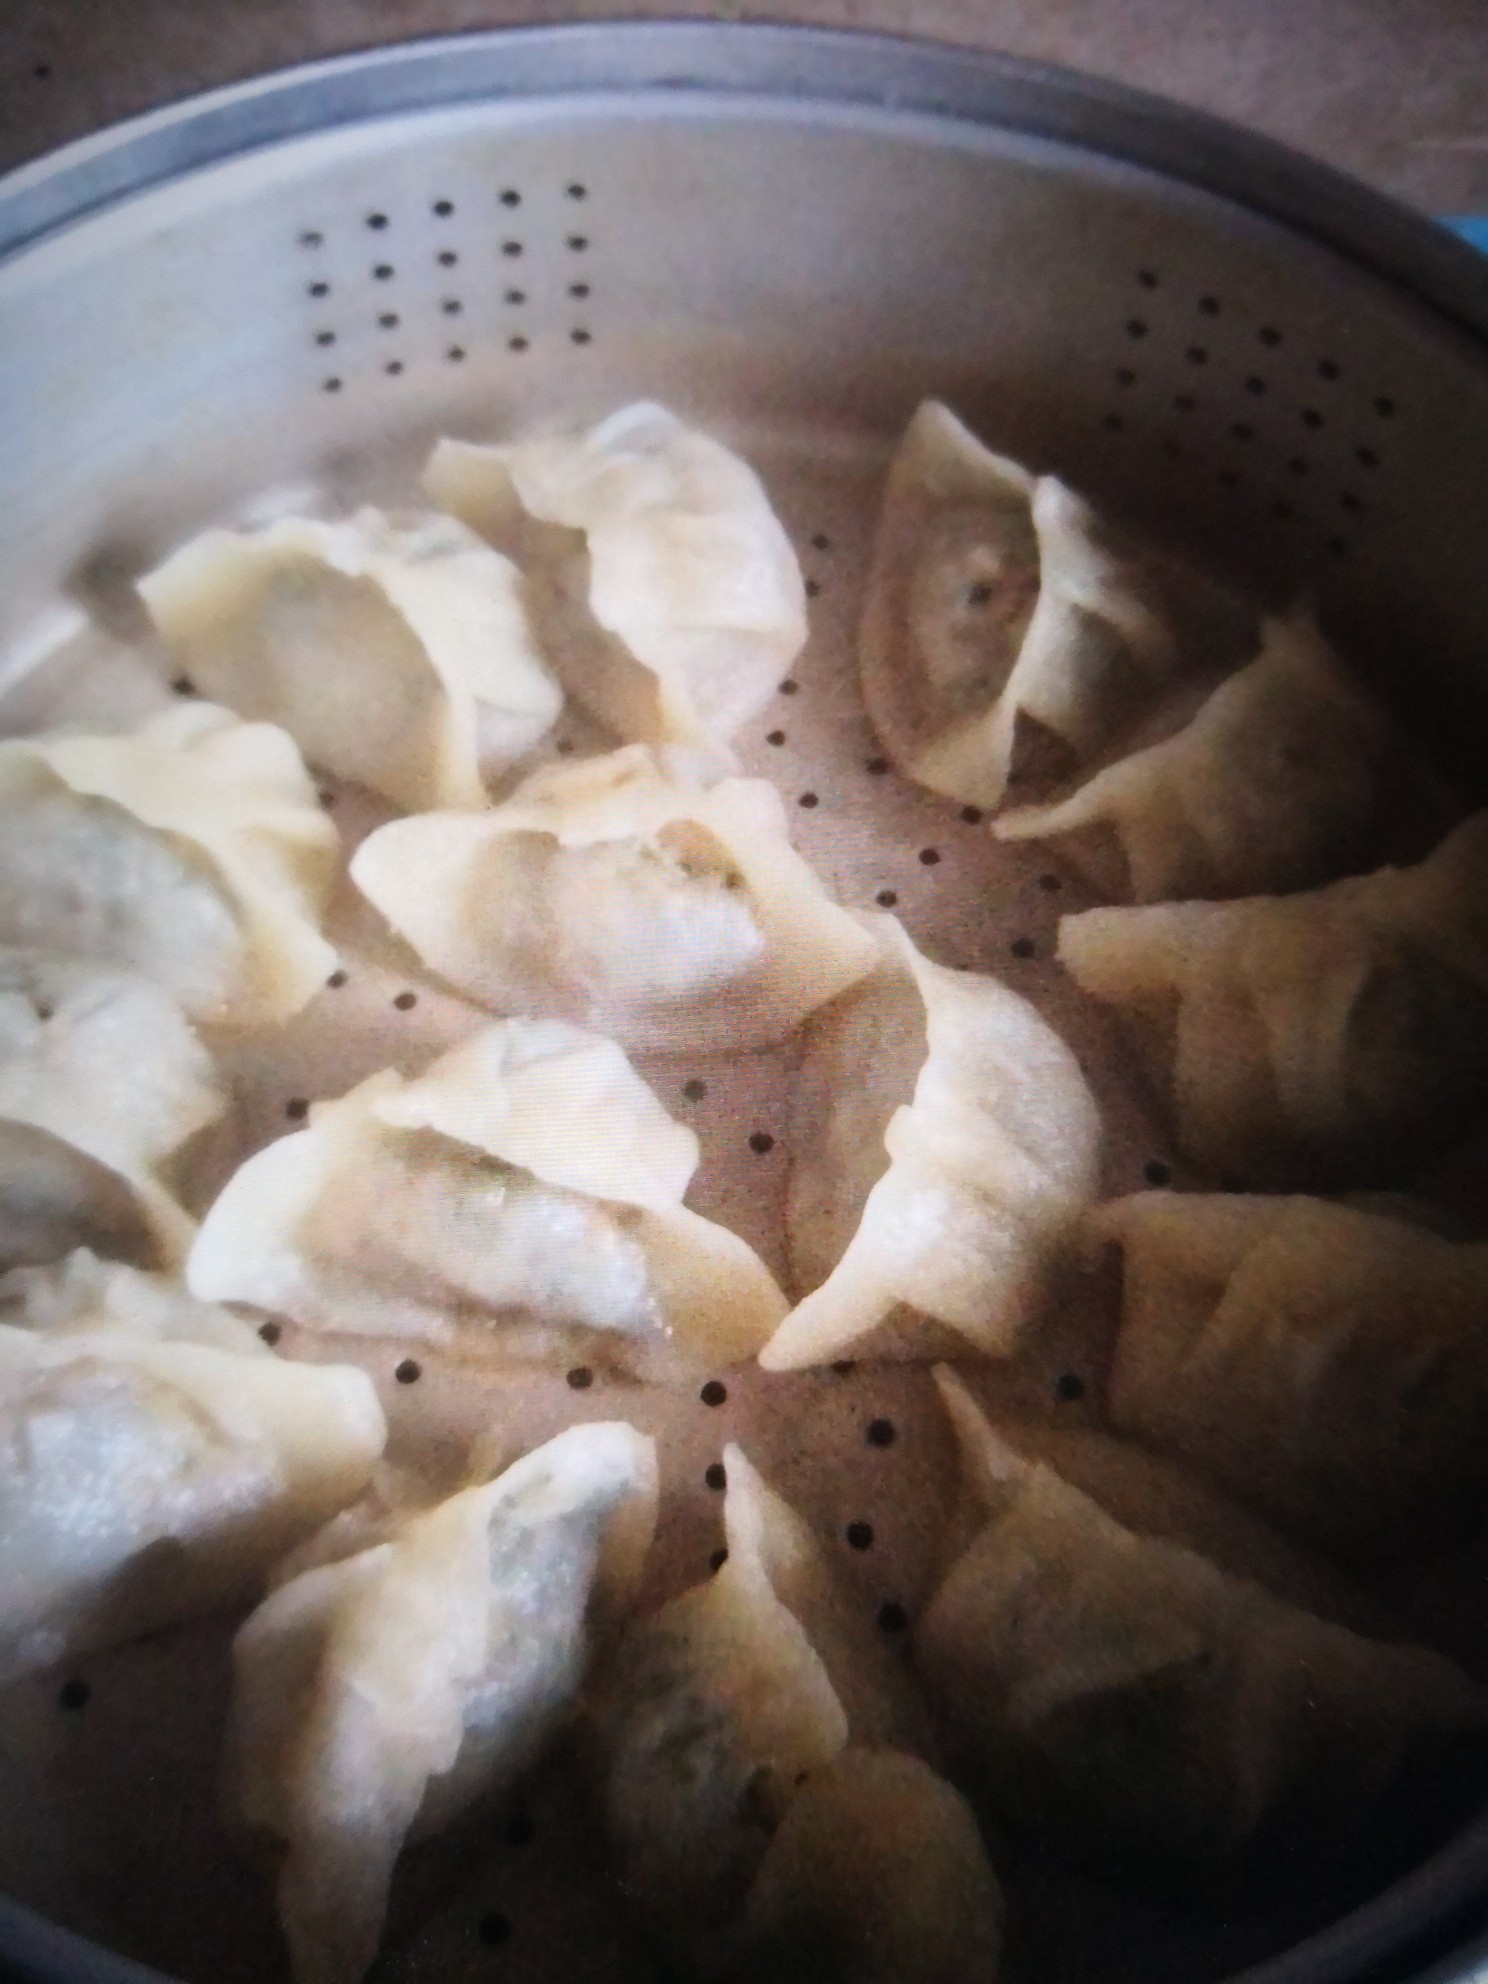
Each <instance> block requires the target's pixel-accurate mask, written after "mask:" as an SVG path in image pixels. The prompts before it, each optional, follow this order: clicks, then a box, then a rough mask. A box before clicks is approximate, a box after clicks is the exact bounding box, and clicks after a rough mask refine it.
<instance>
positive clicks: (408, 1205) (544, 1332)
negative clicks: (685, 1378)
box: [187, 1020, 786, 1379]
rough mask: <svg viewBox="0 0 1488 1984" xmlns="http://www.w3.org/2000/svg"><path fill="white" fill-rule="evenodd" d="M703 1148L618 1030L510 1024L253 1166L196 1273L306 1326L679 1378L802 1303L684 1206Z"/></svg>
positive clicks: (214, 1216)
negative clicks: (616, 1035)
mask: <svg viewBox="0 0 1488 1984" xmlns="http://www.w3.org/2000/svg"><path fill="white" fill-rule="evenodd" d="M697 1160H698V1147H697V1139H696V1138H695V1137H694V1136H693V1134H692V1132H691V1131H690V1130H688V1129H686V1128H684V1127H683V1125H682V1124H680V1123H676V1122H674V1121H673V1120H672V1118H671V1117H670V1116H668V1115H667V1113H666V1111H665V1110H664V1109H663V1108H662V1106H661V1104H660V1103H659V1102H658V1101H657V1099H656V1097H655V1096H654V1095H653V1094H652V1092H651V1090H650V1089H649V1088H647V1086H646V1084H645V1083H644V1082H643V1081H642V1080H641V1078H640V1076H639V1075H637V1074H636V1072H635V1071H634V1069H633V1068H632V1067H631V1066H630V1063H629V1062H628V1061H627V1060H626V1058H625V1056H624V1054H623V1053H622V1052H621V1050H620V1049H619V1048H618V1047H617V1046H616V1045H615V1043H614V1042H613V1041H610V1040H604V1039H601V1038H600V1037H599V1036H598V1035H597V1034H590V1033H584V1032H581V1031H580V1030H579V1029H578V1028H577V1027H571V1026H567V1025H565V1024H564V1023H563V1022H562V1021H560V1020H505V1021H499V1022H497V1023H495V1024H493V1025H491V1026H487V1027H483V1028H482V1029H481V1030H480V1031H479V1032H478V1033H476V1034H474V1035H472V1037H471V1038H470V1039H469V1040H467V1041H465V1042H464V1043H463V1044H462V1045H461V1046H459V1047H456V1048H453V1049H451V1050H450V1052H449V1053H447V1054H444V1055H441V1056H440V1058H439V1059H438V1060H436V1061H434V1062H433V1063H431V1065H430V1066H429V1067H428V1068H427V1069H426V1070H425V1071H424V1073H423V1074H422V1075H420V1076H418V1077H417V1078H415V1079H412V1080H408V1079H405V1078H404V1077H403V1076H401V1075H399V1074H398V1073H396V1072H395V1071H394V1070H393V1069H391V1068H389V1069H384V1070H383V1071H382V1072H381V1073H380V1074H376V1075H373V1076H371V1077H370V1078H369V1079H368V1080H366V1081H364V1082H362V1083H361V1084H360V1086H359V1087H357V1088H354V1089H353V1090H352V1091H351V1092H350V1093H349V1094H348V1095H345V1096H342V1097H341V1098H340V1100H339V1101H335V1102H321V1103H316V1104H315V1105H314V1106H313V1107H312V1109H311V1111H310V1120H309V1124H308V1126H307V1127H306V1128H305V1129H303V1130H299V1131H296V1132H294V1133H292V1134H291V1135H289V1136H286V1137H281V1138H280V1139H279V1140H278V1142H276V1143H272V1144H270V1145H268V1146H267V1148H266V1149H264V1150H261V1151H259V1152H258V1153H257V1154H256V1155H255V1156H253V1157H250V1158H249V1159H248V1161H247V1162H246V1163H245V1164H244V1165H243V1166H242V1168H241V1169H240V1170H239V1171H238V1172H236V1173H235V1175H234V1176H233V1177H232V1178H231V1179H229V1180H228V1183H227V1185H226V1187H225V1188H224V1190H223V1192H222V1194H221V1196H220V1197H219V1198H218V1199H217V1201H216V1203H215V1204H214V1205H213V1206H212V1207H211V1209H210V1211H209V1212H208V1213H207V1216H206V1218H205V1220H204V1221H203V1223H202V1228H201V1232H200V1233H199V1235H198V1236H197V1239H196V1243H195V1245H194V1246H193V1248H192V1250H191V1256H190V1260H189V1263H188V1267H187V1277H188V1280H189V1282H190V1285H191V1287H192V1289H193V1290H194V1291H195V1292H196V1293H197V1294H198V1295H201V1296H204V1297H208V1298H210V1299H212V1300H217V1301H226V1302H248V1303H252V1304H254V1305H255V1306H256V1307H258V1308H260V1309H264V1310H268V1311H270V1312H271V1313H273V1314H275V1315H282V1316H288V1317H290V1318H291V1319H292V1320H293V1321H295V1322H297V1323H300V1324H302V1325H304V1326H305V1327H306V1328H309V1329H315V1330H332V1331H344V1332H348V1333H351V1334H357V1335H364V1336H409V1337H421V1338H423V1339H424V1340H425V1341H427V1342H431V1343H437V1344H443V1345H447V1346H449V1347H450V1348H451V1350H452V1351H453V1352H454V1354H455V1355H456V1356H463V1357H466V1358H469V1359H472V1360H482V1361H495V1362H538V1363H544V1362H545V1363H554V1362H559V1363H564V1364H567V1363H574V1362H583V1361H588V1362H591V1363H598V1364H600V1365H602V1366H605V1367H607V1368H614V1369H618V1370H622V1371H626V1372H629V1373H632V1374H634V1375H640V1376H648V1377H654V1378H663V1379H664V1378H667V1377H671V1376H679V1375H682V1374H683V1373H691V1372H692V1371H694V1370H696V1369H699V1368H702V1367H703V1366H710V1367H711V1366H713V1365H715V1364H730V1363H735V1362H737V1361H739V1360H740V1359H742V1358H745V1357H749V1356H751V1355H752V1354H753V1353H754V1352H755V1351H756V1350H757V1349H758V1348H759V1346H760V1345H761V1344H762V1343H763V1342H764V1341H765V1340H766V1338H767V1337H768V1336H769V1334H770V1332H771V1331H772V1330H773V1328H774V1327H775V1325H776V1323H777V1322H778V1321H779V1320H780V1317H781V1316H782V1315H783V1314H784V1312H785V1308H786V1303H785V1298H784V1297H783V1296H782V1295H781V1293H780V1291H779V1289H778V1288H777V1287H776V1285H775V1283H774V1281H773V1279H772V1278H771V1276H770V1274H769V1271H768V1270H767V1269H766V1267H765V1266H764V1263H763V1262H762V1261H761V1260H760V1259H759V1257H758V1255H756V1254H755V1253H754V1252H753V1250H752V1249H751V1248H750V1247H748V1246H747V1245H746V1244H745V1243H744V1241H742V1240H740V1239H739V1238H738V1237H737V1236H736V1235H735V1234H733V1233H730V1232H729V1231H728V1229H727V1228H726V1227H723V1226H717V1225H715V1224H714V1223H713V1222H712V1221H711V1220H707V1219H704V1218H702V1217H701V1216H700V1215H699V1214H698V1213H695V1212H690V1211H689V1210H688V1209H687V1207H686V1206H684V1205H683V1203H682V1197H683V1193H684V1192H685V1190H686V1188H687V1184H688V1180H689V1179H690V1178H691V1176H692V1174H693V1171H694V1170H695V1169H696V1166H697Z"/></svg>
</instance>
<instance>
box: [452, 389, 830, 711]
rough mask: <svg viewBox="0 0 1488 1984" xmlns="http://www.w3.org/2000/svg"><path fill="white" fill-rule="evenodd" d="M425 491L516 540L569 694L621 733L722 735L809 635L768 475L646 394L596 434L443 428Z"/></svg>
mask: <svg viewBox="0 0 1488 1984" xmlns="http://www.w3.org/2000/svg"><path fill="white" fill-rule="evenodd" d="M424 488H425V490H426V491H427V492H428V494H429V495H430V496H431V497H432V498H433V499H434V501H435V502H436V503H438V504H440V505H441V507H442V508H444V509H447V510H451V511H453V512H454V514H455V515H456V516H457V517H460V518H462V519H463V520H464V521H465V522H466V523H467V524H470V525H471V526H472V527H473V528H474V529H476V530H478V531H479V532H480V533H481V535H482V536H483V537H485V538H487V539H488V540H489V541H490V542H491V543H492V544H494V545H496V546H497V547H498V548H499V549H501V550H502V551H505V552H507V553H509V554H510V555H511V556H512V557H514V558H515V559H516V560H517V562H518V563H519V564H520V565H521V566H522V568H523V570H524V572H525V573H526V576H527V586H528V598H529V602H530V606H531V610H532V614H533V618H534V621H535V623H536V625H537V629H538V633H539V636H540V638H541V639H542V641H543V645H544V647H545V649H546V651H547V652H548V653H549V654H550V655H551V656H552V658H553V662H554V665H555V667H556V668H557V669H558V671H559V674H560V675H561V676H562V678H563V682H564V686H565V687H566V688H567V689H568V691H569V693H570V694H571V695H572V696H574V697H576V698H577V700H578V701H579V702H580V703H582V704H583V705H584V707H585V708H586V709H588V710H589V711H590V712H591V714H592V715H594V716H596V717H597V718H598V719H599V721H600V722H601V723H603V724H604V725H606V726H607V728H608V729H610V730H612V731H613V732H614V733H615V735H616V736H617V737H622V738H625V739H628V740H631V741H634V742H639V743H645V744H661V743H680V744H710V743H711V744H724V743H727V741H728V739H729V738H730V737H732V736H733V734H734V732H735V731H737V730H738V729H739V727H740V726H741V725H742V724H744V723H747V722H748V720H749V718H750V717H752V716H755V715H757V714H758V712H759V711H760V710H761V709H763V708H764V706H765V704H766V703H767V702H768V701H769V700H770V697H771V696H772V695H773V694H774V692H775V686H776V684H777V683H778V682H779V680H780V678H781V676H782V675H784V674H785V673H786V671H787V669H788V668H789V667H790V664H791V663H792V662H793V661H794V660H795V658H796V656H797V655H798V654H799V653H800V651H801V648H802V646H803V645H804V643H805V640H806V592H805V586H804V584H803V582H802V579H801V572H800V567H799V566H798V565H797V563H796V555H795V552H794V551H793V550H792V549H791V543H790V539H789V538H788V537H787V536H786V534H785V532H784V530H783V529H782V528H781V526H780V523H779V521H778V519H777V518H776V516H775V512H774V511H773V510H772V509H771V507H770V499H769V497H768V496H767V495H766V493H765V490H764V486H763V485H762V483H761V482H760V480H759V477H758V476H757V475H756V474H755V473H754V471H753V469H751V468H750V467H749V466H748V465H747V463H745V462H743V461H741V460H740V459H739V457H738V456H737V455H735V454H733V453H731V452H730V451H729V449H727V448H726V447H724V446H723V444H722V443H721V442H719V441H715V440H713V439H712V438H711V437H710V436H709V435H706V434H700V433H699V432H698V431H697V430H696V429H695V428H692V427H687V426H685V425H684V424H683V423H682V422H681V421H680V420H678V419H677V418H676V416H675V415H674V414H671V413H668V412H667V411H666V409H665V408H664V407H660V406H654V405H651V404H650V403H648V402H640V403H638V404H636V405H634V406H627V407H623V408H622V409H621V410H620V411H619V412H618V413H614V414H611V415H610V417H609V418H608V419H607V420H603V421H601V422H600V424H599V425H598V426H597V427H594V428H591V429H590V430H589V432H588V433H586V434H568V435H562V434H560V435H554V436H551V437H548V438H540V439H533V440H528V441H516V442H513V443H511V444H509V445H507V446H504V447H479V446H475V445H473V444H471V443H469V442H466V441H441V442H440V443H439V445H438V446H437V447H436V448H435V450H434V453H433V455H432V456H431V458H430V460H429V464H428V466H427V468H426V469H425V470H424Z"/></svg>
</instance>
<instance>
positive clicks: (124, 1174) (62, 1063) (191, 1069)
mask: <svg viewBox="0 0 1488 1984" xmlns="http://www.w3.org/2000/svg"><path fill="white" fill-rule="evenodd" d="M226 1108H227V1096H226V1094H225V1092H224V1090H223V1087H222V1084H221V1082H220V1081H219V1080H218V1077H217V1073H216V1070H215V1068H214V1067H213V1063H212V1057H211V1056H210V1055H209V1054H208V1052H207V1050H206V1048H205V1047H203V1046H202V1044H201V1042H200V1041H199V1040H198V1039H197V1037H196V1035H195V1034H194V1033H193V1032H192V1030H191V1028H190V1026H189V1025H188V1024H187V1022H186V1020H185V1019H184V1018H183V1016H182V1014H181V1010H180V1008H179V1007H178V1006H177V1005H176V1003H175V1001H174V1000H173V999H172V998H171V996H170V994H169V993H168V992H164V991H162V990H161V988H160V987H159V986H158V985H152V984H151V983H150V982H149V980H148V979H145V978H141V977H139V976H138V975H137V974H136V973H134V972H128V971H115V970H112V969H110V968H109V967H107V966H103V965H96V964H92V963H89V962H88V961H87V960H85V959H80V958H69V957H63V956H60V955H59V954H58V953H57V952H55V951H26V950H12V949H10V948H8V947H6V946H3V945H0V1268H11V1267H24V1266H35V1265H39V1264H41V1263H43V1262H47V1261H55V1260H60V1259H61V1258H62V1256H63V1255H65V1254H69V1253H71V1252H72V1250H73V1249H74V1248H75V1247H79V1246H87V1247H90V1248H92V1249H93V1251H94V1252H95V1253H98V1254H103V1255H106V1256H108V1257H109V1258H112V1259H118V1260H128V1261H132V1262H133V1263H134V1264H135V1265H136V1266H137V1267H160V1266H163V1265H165V1264H166V1263H167V1262H172V1261H175V1260H177V1259H179V1258H180V1257H181V1256H182V1255H183V1254H184V1252H185V1249H186V1247H187V1246H188V1245H189V1243H190V1238H191V1234H192V1232H193V1231H194V1228H193V1226H192V1223H191V1221H190V1220H189V1219H188V1217H187V1216H186V1213H185V1211H184V1210H183V1208H182V1207H181V1205H180V1203H179V1201H178V1200H177V1199H176V1198H175V1197H174V1196H173V1194H172V1192H171V1190H170V1186H169V1183H168V1182H167V1180H166V1178H165V1177H164V1176H163V1175H162V1172H163V1167H165V1166H167V1165H168V1163H169V1161H170V1159H171V1158H172V1157H174V1156H175V1154H176V1153H177V1152H178V1151H179V1150H180V1149H181V1147H182V1146H183V1145H184V1144H186V1143H187V1142H188V1140H189V1139H190V1138H191V1137H193V1136H194V1135H195V1134H196V1132H197V1131H199V1130H202V1129H204V1128H205V1127H206V1126H207V1125H208V1124H209V1123H212V1122H215V1121H216V1119H217V1118H218V1117H219V1116H221V1115H222V1114H223V1112H224V1111H225V1110H226Z"/></svg>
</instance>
